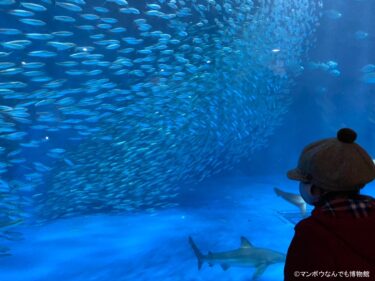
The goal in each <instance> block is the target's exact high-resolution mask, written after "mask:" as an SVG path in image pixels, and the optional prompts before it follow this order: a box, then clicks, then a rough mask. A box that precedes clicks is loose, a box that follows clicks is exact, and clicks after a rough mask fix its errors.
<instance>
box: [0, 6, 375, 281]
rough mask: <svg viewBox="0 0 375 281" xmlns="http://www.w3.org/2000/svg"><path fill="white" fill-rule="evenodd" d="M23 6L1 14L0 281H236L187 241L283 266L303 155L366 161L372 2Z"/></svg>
mask: <svg viewBox="0 0 375 281" xmlns="http://www.w3.org/2000/svg"><path fill="white" fill-rule="evenodd" d="M56 2H58V3H60V4H56ZM28 3H33V4H38V5H42V7H40V6H31V8H30V6H29V7H27V5H26V6H25V2H24V1H16V0H0V180H1V181H0V198H1V201H0V226H2V225H3V224H7V223H9V222H13V221H22V223H19V224H16V225H11V226H5V227H3V228H0V281H52V280H53V281H91V280H92V281H94V280H95V281H107V280H110V281H123V280H124V281H125V280H126V281H133V280H134V281H138V280H140V281H151V280H157V281H176V280H181V281H198V280H202V281H218V280H219V281H245V280H246V281H248V280H251V279H252V276H253V274H254V272H255V268H254V267H246V268H241V267H231V268H229V269H228V270H226V271H224V270H223V269H222V268H221V267H220V266H219V265H215V266H213V267H210V266H209V265H208V264H207V263H205V264H204V265H203V267H202V269H201V270H198V263H197V258H196V256H195V255H194V252H193V250H192V248H191V247H190V245H189V243H188V237H189V236H191V237H192V238H193V239H194V241H195V243H196V244H197V246H198V247H199V249H200V250H201V251H202V253H203V254H207V253H208V252H209V251H212V252H221V251H229V250H234V249H237V248H239V246H240V237H241V236H245V237H246V238H247V239H248V240H249V241H250V242H251V243H252V244H253V245H254V246H256V247H261V248H267V249H271V250H274V251H278V252H281V253H286V252H287V249H288V246H289V243H290V241H291V239H292V237H293V234H294V226H295V224H296V223H297V222H298V221H299V220H300V219H302V216H301V215H300V213H299V210H298V208H297V207H295V206H293V205H291V204H289V203H288V202H286V201H284V200H282V199H281V198H280V197H278V196H276V194H275V192H274V188H275V187H278V188H280V189H282V190H284V191H287V192H291V193H298V188H297V183H296V182H292V181H289V180H288V179H287V178H286V171H287V170H288V169H291V168H293V167H295V165H296V164H297V160H298V156H299V154H300V152H301V150H302V149H303V147H304V146H305V145H306V144H307V143H309V142H312V141H315V140H318V139H321V138H328V137H334V136H335V134H336V132H337V130H338V129H339V128H342V127H351V128H353V129H354V130H355V131H356V132H357V133H358V140H357V141H358V143H359V144H361V145H362V146H363V147H364V148H365V149H366V150H367V151H368V152H369V154H370V155H371V156H372V157H374V155H375V145H374V144H375V142H374V141H375V130H374V123H375V110H374V108H375V107H374V105H375V99H374V94H375V88H374V87H375V86H374V85H375V53H374V51H373V50H374V48H375V33H373V30H374V26H373V24H372V22H371V19H372V16H373V13H372V11H374V9H375V3H373V2H372V1H371V0H351V1H342V0H329V1H328V0H325V1H322V2H320V1H307V0H306V1H302V0H298V1H297V0H283V1H274V2H272V1H266V0H264V1H263V0H258V1H245V0H243V1H242V0H240V1H234V0H233V1H232V0H225V1H224V0H220V1H219V0H216V1H205V0H197V1H190V0H186V1H180V0H178V1H173V0H170V1H163V0H157V1H156V0H155V1H148V0H147V1H146V0H142V1H135V0H133V1H132V0H129V1H124V0H117V1H114V0H113V1H104V0H103V1H101V0H100V1H99V0H92V1H90V0H86V1H83V0H82V1H81V0H66V1H65V2H64V1H49V0H43V1H32V0H30V1H29V2H28ZM61 3H64V4H61ZM270 3H271V4H270ZM147 4H153V5H154V6H147ZM155 4H156V5H159V6H160V11H162V12H163V13H165V14H162V16H160V14H159V15H158V16H155V15H149V14H147V13H146V12H147V11H149V10H152V11H153V12H152V13H154V14H155V13H156V14H157V13H158V12H155V11H158V10H159V8H158V6H155ZM250 4H251V5H250ZM72 5H73V6H72ZM199 5H200V6H199ZM263 5H264V6H263ZM94 6H95V7H99V8H94ZM33 7H34V8H33ZM43 7H45V8H46V10H44V11H42V10H40V9H43ZM64 7H65V8H64ZM100 7H101V8H103V7H105V8H107V9H108V10H107V11H105V10H104V11H103V10H102V11H100ZM129 7H132V8H133V10H130V12H129V10H127V11H125V12H124V10H122V11H121V10H120V9H124V8H125V9H127V8H129ZM151 7H153V8H151ZM245 7H246V8H247V9H248V10H247V9H245ZM262 7H264V9H262ZM134 8H135V9H136V10H134ZM72 9H73V10H72ZM80 9H82V10H81V11H80ZM189 9H191V10H190V12H191V13H190V12H189ZM14 10H21V11H18V12H17V11H14ZM22 10H24V11H22ZM25 11H32V12H33V13H34V15H33V16H29V15H28V16H25V17H22V16H16V15H15V13H16V14H22V13H25ZM137 11H138V12H139V14H137V13H138V12H137ZM178 13H179V15H178V16H176V15H177V14H178ZM85 14H86V17H88V16H87V14H89V17H92V14H95V15H98V16H99V17H100V20H99V19H94V20H88V19H87V18H86V19H84V18H83V17H82V15H85ZM95 15H94V16H95ZM55 16H64V17H65V18H63V19H64V20H63V21H61V18H60V20H58V19H56V18H54V17H55ZM25 18H26V19H28V18H31V19H37V20H40V21H42V22H38V23H39V24H43V22H44V23H45V25H42V26H38V25H33V24H30V23H29V24H28V23H24V22H22V21H21V20H22V19H25ZM103 19H104V20H103ZM144 19H146V20H147V24H149V25H150V26H147V25H143V24H144V23H145V22H143V21H142V20H144ZM116 20H117V22H115V21H116ZM108 23H109V24H110V25H111V26H110V27H109V26H105V25H104V26H103V25H100V26H98V25H99V24H108ZM34 24H35V22H34ZM88 25H92V26H88ZM82 26H83V27H82ZM121 27H123V28H126V31H125V32H124V33H117V32H118V31H119V29H117V30H116V29H115V28H121ZM85 29H86V30H85ZM148 30H150V32H151V31H152V32H155V33H153V37H152V36H151V37H150V36H149V35H147V31H148ZM58 31H64V32H68V33H69V32H70V33H71V34H70V35H68V36H66V35H65V36H61V35H56V34H53V32H58ZM30 33H38V34H44V36H45V35H46V34H47V35H48V36H52V35H53V36H52V37H51V38H49V39H40V38H39V39H35V38H34V39H30V38H31V37H30ZM51 34H52V35H51ZM102 35H103V36H102ZM33 36H34V37H35V36H36V37H38V36H39V37H40V36H41V35H35V34H34V35H33ZM48 36H47V37H48ZM92 36H94V37H92ZM95 36H98V37H95ZM123 38H127V39H125V40H123ZM140 39H142V40H141V41H139V42H137V40H140ZM17 40H26V41H30V42H25V41H24V42H17ZM102 40H114V41H113V42H112V41H111V42H110V43H108V42H107V43H103V42H102ZM116 40H117V41H116ZM171 40H174V41H171ZM14 41H16V42H14ZM51 41H52V42H60V43H61V42H63V43H64V42H65V43H67V42H68V43H73V44H75V46H74V47H69V46H68V45H66V46H65V47H66V48H67V49H64V50H62V49H61V50H59V49H56V46H60V47H61V45H58V44H57V45H56V43H50V42H51ZM98 42H101V43H99V44H98ZM129 42H130V43H129ZM23 44H26V45H23ZM154 47H155V49H153V48H154ZM156 47H157V48H156ZM90 48H93V49H92V50H91V49H90ZM130 49H132V50H130ZM41 50H42V51H48V52H53V53H52V55H54V56H53V57H48V56H47V57H46V55H48V54H49V55H51V53H46V54H45V55H44V56H42V57H35V56H33V55H32V54H33V53H32V52H35V51H41ZM150 50H152V51H151V53H150ZM77 53H78V57H77ZM30 54H31V55H30ZM34 54H35V53H34ZM74 54H75V55H74ZM72 55H73V57H72ZM75 56H76V57H75ZM80 56H83V57H80ZM86 56H89V57H86ZM143 59H144V60H143ZM67 61H68V62H69V63H71V62H72V61H73V64H72V65H71V66H69V65H68V66H66V65H65V66H63V65H62V64H61V63H66V62H67ZM34 62H37V63H42V64H44V65H43V66H42V67H39V68H37V69H34V68H30V66H28V65H27V64H28V63H34ZM364 68H365V69H366V70H365V71H364V70H363V69H364ZM34 71H36V72H34ZM38 71H39V72H38ZM14 82H16V83H18V84H17V85H18V86H19V87H18V86H17V87H15V86H14V84H12V83H14ZM8 83H11V84H8ZM12 133H15V134H16V135H12ZM374 158H375V157H374ZM374 190H375V189H374V184H369V185H368V186H367V187H366V188H365V189H364V190H363V192H362V193H363V194H368V195H373V196H374V195H375V191H374ZM310 211H311V209H308V213H309V212H310ZM12 232H14V233H13V234H12ZM2 247H7V248H8V250H7V251H5V252H7V254H4V255H2V252H4V251H3V248H2ZM283 267H284V263H276V264H272V265H270V266H269V267H268V268H267V270H266V271H265V272H264V273H263V274H262V275H261V276H260V278H259V279H258V280H269V281H278V280H283Z"/></svg>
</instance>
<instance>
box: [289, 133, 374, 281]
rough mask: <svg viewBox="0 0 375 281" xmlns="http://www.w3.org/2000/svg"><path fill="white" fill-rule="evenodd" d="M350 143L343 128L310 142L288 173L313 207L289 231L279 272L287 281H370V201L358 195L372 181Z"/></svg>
mask: <svg viewBox="0 0 375 281" xmlns="http://www.w3.org/2000/svg"><path fill="white" fill-rule="evenodd" d="M356 138H357V134H356V133H355V132H354V131H353V130H351V129H347V128H345V129H341V130H339V131H338V133H337V138H331V139H324V140H321V141H318V142H314V143H312V144H310V145H308V146H307V147H305V148H304V150H303V151H302V154H301V156H300V158H299V162H298V167H297V168H296V169H293V170H291V171H289V172H288V178H290V179H293V180H298V181H300V186H299V190H300V193H301V196H302V198H303V199H304V200H305V201H306V203H308V204H310V205H314V206H315V208H314V210H313V211H312V214H311V216H310V217H308V218H306V219H304V220H302V221H300V222H299V223H298V224H297V225H296V226H295V234H294V237H293V240H292V242H291V244H290V246H289V249H288V253H287V258H286V262H285V268H284V277H285V280H287V281H288V280H304V279H309V278H312V279H315V278H316V279H330V280H341V279H342V278H343V279H345V278H349V277H352V278H353V277H355V278H358V277H362V278H363V279H365V280H375V200H374V198H372V197H370V196H363V195H360V194H359V191H360V189H361V188H363V187H364V186H365V185H366V184H367V183H369V182H370V181H372V180H373V179H374V178H375V165H374V162H373V161H372V158H371V157H370V156H369V155H368V154H367V152H366V151H365V150H364V149H363V148H362V147H360V146H359V145H358V144H356V143H354V141H355V139H356Z"/></svg>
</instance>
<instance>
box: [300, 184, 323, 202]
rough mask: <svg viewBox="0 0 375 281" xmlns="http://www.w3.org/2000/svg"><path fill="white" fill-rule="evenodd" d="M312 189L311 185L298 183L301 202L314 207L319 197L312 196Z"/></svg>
mask: <svg viewBox="0 0 375 281" xmlns="http://www.w3.org/2000/svg"><path fill="white" fill-rule="evenodd" d="M312 187H313V185H312V184H311V183H304V182H300V183H299V193H300V194H301V196H302V198H303V200H305V202H306V203H307V204H309V205H314V204H316V203H318V202H319V200H320V196H319V195H313V194H312V190H311V189H312Z"/></svg>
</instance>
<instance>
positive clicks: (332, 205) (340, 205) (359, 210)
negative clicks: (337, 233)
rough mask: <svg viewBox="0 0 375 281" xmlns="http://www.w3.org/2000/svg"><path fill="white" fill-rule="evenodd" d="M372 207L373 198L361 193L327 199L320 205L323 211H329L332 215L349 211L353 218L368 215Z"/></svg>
mask: <svg viewBox="0 0 375 281" xmlns="http://www.w3.org/2000/svg"><path fill="white" fill-rule="evenodd" d="M374 208H375V200H374V198H372V197H370V196H363V195H359V196H355V197H352V198H336V199H331V200H327V201H326V202H325V203H324V204H323V205H322V206H321V210H322V211H323V212H329V213H330V214H332V215H333V216H337V213H338V212H350V213H351V214H352V215H353V216H354V217H355V218H364V217H368V214H369V212H371V211H372V210H373V209H374Z"/></svg>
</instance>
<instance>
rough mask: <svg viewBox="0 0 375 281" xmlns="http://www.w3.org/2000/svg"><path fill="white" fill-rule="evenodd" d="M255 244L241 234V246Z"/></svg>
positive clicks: (249, 246)
mask: <svg viewBox="0 0 375 281" xmlns="http://www.w3.org/2000/svg"><path fill="white" fill-rule="evenodd" d="M252 247H253V245H252V244H251V243H250V241H249V240H247V238H246V237H244V236H241V248H252Z"/></svg>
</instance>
